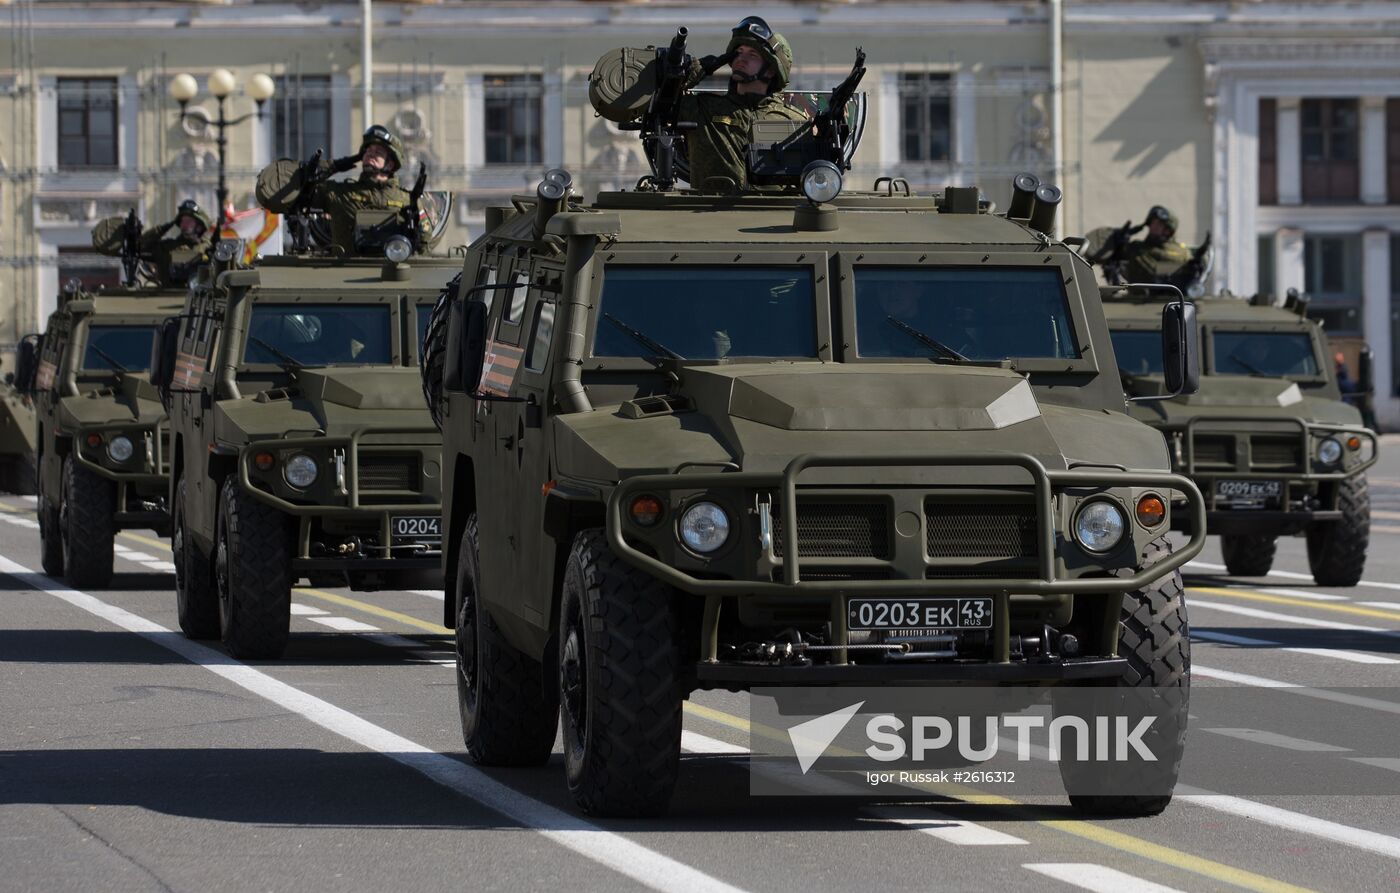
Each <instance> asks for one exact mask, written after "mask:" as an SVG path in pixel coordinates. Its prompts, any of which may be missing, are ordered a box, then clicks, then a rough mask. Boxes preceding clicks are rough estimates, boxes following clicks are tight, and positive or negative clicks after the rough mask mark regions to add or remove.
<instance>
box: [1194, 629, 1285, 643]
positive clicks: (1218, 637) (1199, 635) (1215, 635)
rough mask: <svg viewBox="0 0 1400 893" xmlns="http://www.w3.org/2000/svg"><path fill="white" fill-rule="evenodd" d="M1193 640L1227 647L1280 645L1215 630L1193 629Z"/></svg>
mask: <svg viewBox="0 0 1400 893" xmlns="http://www.w3.org/2000/svg"><path fill="white" fill-rule="evenodd" d="M1191 638H1192V639H1201V640H1202V641H1205V642H1223V643H1225V644H1226V645H1255V646H1258V645H1268V646H1275V645H1278V644H1280V643H1278V642H1270V641H1269V640H1268V639H1256V638H1254V637H1253V636H1237V635H1235V634H1234V633H1222V632H1216V631H1215V630H1205V629H1193V630H1191Z"/></svg>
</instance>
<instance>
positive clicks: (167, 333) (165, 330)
mask: <svg viewBox="0 0 1400 893" xmlns="http://www.w3.org/2000/svg"><path fill="white" fill-rule="evenodd" d="M179 352H180V317H178V316H172V317H169V318H168V319H166V320H165V321H163V322H162V323H161V324H160V329H159V330H158V331H157V333H156V342H155V346H154V347H153V348H152V349H151V384H153V385H155V386H156V388H157V389H158V390H160V391H162V392H164V391H167V390H169V388H170V385H171V383H172V382H173V381H174V380H175V358H176V356H177V355H178V354H179Z"/></svg>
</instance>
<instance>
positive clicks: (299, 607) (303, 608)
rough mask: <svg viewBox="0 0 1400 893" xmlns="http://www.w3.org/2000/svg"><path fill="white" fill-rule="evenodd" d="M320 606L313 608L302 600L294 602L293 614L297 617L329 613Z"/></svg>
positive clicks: (319, 615)
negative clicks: (302, 602)
mask: <svg viewBox="0 0 1400 893" xmlns="http://www.w3.org/2000/svg"><path fill="white" fill-rule="evenodd" d="M328 613H329V612H328V611H322V610H321V609H320V608H313V607H311V606H310V605H303V604H301V603H300V602H292V615H293V616H295V617H321V616H324V615H326V614H328Z"/></svg>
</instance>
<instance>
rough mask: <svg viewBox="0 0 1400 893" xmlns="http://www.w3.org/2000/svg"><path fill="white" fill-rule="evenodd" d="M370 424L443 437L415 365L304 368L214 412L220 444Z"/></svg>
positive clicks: (341, 431) (226, 402)
mask: <svg viewBox="0 0 1400 893" xmlns="http://www.w3.org/2000/svg"><path fill="white" fill-rule="evenodd" d="M366 428H374V429H377V430H384V429H387V431H386V432H385V433H389V432H392V431H396V430H397V431H404V432H415V431H417V435H416V436H415V437H413V438H411V439H412V440H417V441H421V440H424V439H431V440H437V439H439V435H438V434H437V429H436V428H434V427H433V423H432V419H431V418H430V417H429V416H428V410H427V408H426V406H425V405H424V403H423V392H422V388H421V385H420V378H419V374H418V371H417V370H416V369H408V368H404V367H399V366H393V367H383V366H379V367H355V368H339V367H337V368H330V369H314V370H312V369H307V370H302V371H300V372H298V373H297V377H296V383H295V384H293V385H291V386H289V387H286V388H275V389H271V390H267V391H263V392H261V393H257V394H251V395H249V394H245V395H244V396H243V397H242V398H240V399H238V400H222V401H220V402H219V403H218V406H217V412H216V415H215V437H216V439H217V440H218V441H219V442H221V443H240V442H245V441H248V440H261V439H265V438H270V437H283V436H310V435H316V434H327V435H343V434H350V433H353V432H355V431H358V430H362V429H366ZM418 429H423V430H422V431H418ZM430 434H431V437H430V436H429V435H430Z"/></svg>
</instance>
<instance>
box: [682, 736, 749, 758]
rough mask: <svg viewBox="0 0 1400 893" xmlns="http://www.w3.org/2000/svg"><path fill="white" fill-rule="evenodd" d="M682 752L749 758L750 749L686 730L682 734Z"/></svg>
mask: <svg viewBox="0 0 1400 893" xmlns="http://www.w3.org/2000/svg"><path fill="white" fill-rule="evenodd" d="M681 750H688V751H690V752H691V753H695V754H725V755H727V756H745V757H746V756H748V755H749V749H748V748H747V747H742V746H740V745H738V744H730V743H729V742H728V741H721V740H719V739H718V738H711V737H710V736H709V735H702V734H700V733H699V732H692V731H689V730H685V731H682V732H681Z"/></svg>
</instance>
